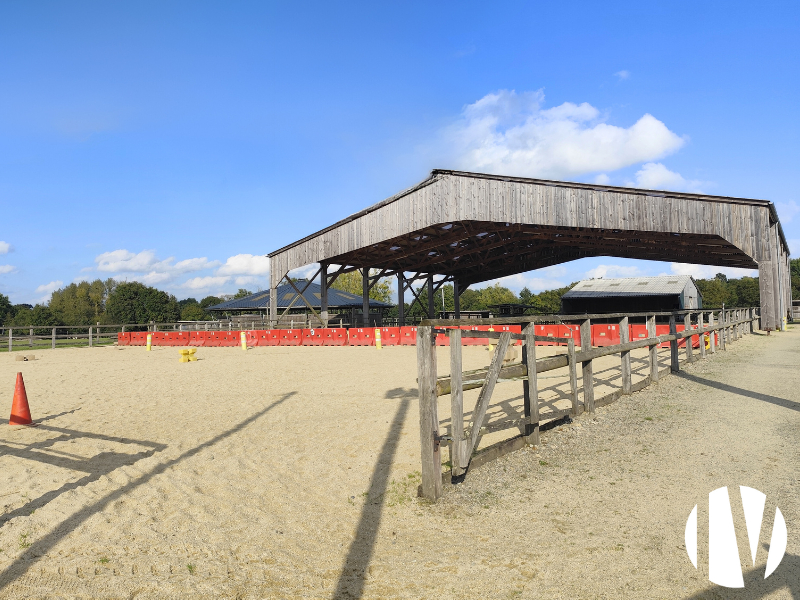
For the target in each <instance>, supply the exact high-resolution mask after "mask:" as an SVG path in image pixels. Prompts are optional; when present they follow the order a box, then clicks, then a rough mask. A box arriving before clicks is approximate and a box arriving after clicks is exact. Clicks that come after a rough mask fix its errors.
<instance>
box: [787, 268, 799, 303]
mask: <svg viewBox="0 0 800 600" xmlns="http://www.w3.org/2000/svg"><path fill="white" fill-rule="evenodd" d="M789 273H790V274H791V276H792V300H800V258H793V259H792V260H790V261H789Z"/></svg>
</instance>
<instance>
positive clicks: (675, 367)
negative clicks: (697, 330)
mask: <svg viewBox="0 0 800 600" xmlns="http://www.w3.org/2000/svg"><path fill="white" fill-rule="evenodd" d="M676 333H678V330H677V328H676V327H675V315H674V314H671V315H670V316H669V334H670V335H675V334H676ZM669 358H670V369H672V371H673V372H675V373H677V372H678V371H680V370H681V364H680V358H679V357H678V340H672V341H671V342H670V343H669Z"/></svg>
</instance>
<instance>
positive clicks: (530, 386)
mask: <svg viewBox="0 0 800 600" xmlns="http://www.w3.org/2000/svg"><path fill="white" fill-rule="evenodd" d="M535 327H536V325H534V324H533V323H528V325H527V326H526V327H525V330H524V331H525V336H526V338H527V339H526V340H525V342H524V343H523V345H522V364H524V365H525V366H526V367H527V366H528V365H529V364H531V365H534V367H533V368H532V369H528V378H527V379H526V380H524V381H523V382H522V391H523V409H524V415H525V435H526V436H527V437H528V440H529V443H531V444H533V445H535V446H538V445H539V386H538V384H537V381H536V339H535V338H536V336H535V335H534V331H535Z"/></svg>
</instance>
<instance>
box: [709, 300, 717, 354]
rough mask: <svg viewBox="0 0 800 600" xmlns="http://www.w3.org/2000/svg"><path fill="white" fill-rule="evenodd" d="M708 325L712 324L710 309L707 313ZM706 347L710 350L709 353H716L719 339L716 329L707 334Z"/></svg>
mask: <svg viewBox="0 0 800 600" xmlns="http://www.w3.org/2000/svg"><path fill="white" fill-rule="evenodd" d="M708 326H709V327H713V326H714V311H713V310H712V311H711V312H710V313H708ZM708 338H709V339H708V349H709V350H710V351H711V354H716V353H717V344H718V341H717V340H718V339H719V332H718V331H711V332H709V334H708Z"/></svg>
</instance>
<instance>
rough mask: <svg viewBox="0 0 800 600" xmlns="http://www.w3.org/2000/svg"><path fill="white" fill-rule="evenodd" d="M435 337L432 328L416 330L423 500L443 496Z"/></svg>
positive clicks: (433, 499)
mask: <svg viewBox="0 0 800 600" xmlns="http://www.w3.org/2000/svg"><path fill="white" fill-rule="evenodd" d="M435 340H436V338H435V337H434V336H433V333H432V331H431V327H419V328H418V329H417V380H418V381H419V439H420V456H421V458H422V497H423V498H427V499H428V500H432V501H435V500H437V499H438V498H439V497H440V496H441V495H442V459H441V455H440V452H439V413H438V410H437V406H436V346H435V344H434V342H435Z"/></svg>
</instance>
